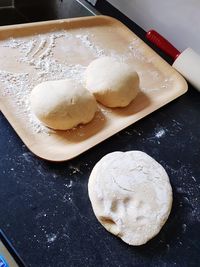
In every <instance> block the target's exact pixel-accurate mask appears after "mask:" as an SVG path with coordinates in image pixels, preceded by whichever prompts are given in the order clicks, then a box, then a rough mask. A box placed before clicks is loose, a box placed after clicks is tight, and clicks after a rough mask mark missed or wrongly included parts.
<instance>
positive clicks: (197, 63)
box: [146, 30, 200, 91]
mask: <svg viewBox="0 0 200 267" xmlns="http://www.w3.org/2000/svg"><path fill="white" fill-rule="evenodd" d="M146 38H147V39H148V40H149V41H150V42H152V43H153V44H155V45H156V46H157V47H158V48H160V49H161V50H162V51H163V52H165V53H166V54H167V55H169V56H170V57H172V59H174V63H173V65H172V67H174V68H175V69H176V70H177V71H178V72H180V73H181V74H182V75H183V76H184V77H185V78H186V79H187V80H188V81H189V82H190V83H191V84H192V85H193V86H194V87H195V88H196V89H197V90H198V91H200V55H198V54H197V53H196V52H195V51H194V50H193V49H191V48H187V49H186V50H184V51H183V52H180V51H178V50H177V49H176V48H175V47H174V46H173V45H172V44H171V43H170V42H169V41H167V40H166V39H165V38H164V37H163V36H161V35H160V34H159V33H158V32H156V31H154V30H150V31H148V32H147V34H146Z"/></svg>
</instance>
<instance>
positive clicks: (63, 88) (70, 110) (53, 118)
mask: <svg viewBox="0 0 200 267" xmlns="http://www.w3.org/2000/svg"><path fill="white" fill-rule="evenodd" d="M30 100H31V108H32V111H33V112H34V113H35V115H36V116H37V117H38V119H39V120H40V121H41V122H43V123H44V124H45V125H46V126H48V127H50V128H52V129H56V130H67V129H71V128H73V127H75V126H77V125H78V124H80V123H88V122H89V121H91V120H92V118H93V117H94V114H95V112H96V110H97V102H96V100H95V98H94V96H93V95H92V94H91V93H90V92H89V91H88V90H86V89H85V88H83V87H82V86H81V85H80V84H78V83H76V82H74V81H72V80H58V81H47V82H43V83H40V84H38V85H37V86H36V87H35V88H34V89H33V91H32V92H31V99H30Z"/></svg>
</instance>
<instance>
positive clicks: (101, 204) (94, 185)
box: [88, 151, 172, 246]
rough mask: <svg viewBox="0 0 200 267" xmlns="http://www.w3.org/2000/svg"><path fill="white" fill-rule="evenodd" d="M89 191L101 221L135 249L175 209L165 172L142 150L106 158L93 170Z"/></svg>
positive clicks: (149, 236)
mask: <svg viewBox="0 0 200 267" xmlns="http://www.w3.org/2000/svg"><path fill="white" fill-rule="evenodd" d="M88 190H89V197H90V201H91V203H92V207H93V211H94V213H95V215H96V217H97V219H98V221H99V222H100V223H101V224H102V225H103V226H104V227H105V228H106V229H107V230H108V231H109V232H111V233H112V234H114V235H117V236H118V237H120V238H121V239H122V240H123V241H124V242H126V243H128V244H130V245H135V246H139V245H142V244H145V243H146V242H147V241H148V240H150V239H151V238H153V237H154V236H155V235H157V234H158V233H159V231H160V230H161V228H162V226H163V225H164V223H165V222H166V220H167V218H168V216H169V213H170V210H171V206H172V188H171V185H170V182H169V177H168V175H167V173H166V171H165V170H164V168H163V167H162V166H161V165H160V164H159V163H158V162H157V161H155V160H154V159H153V158H151V157H150V156H148V155H147V154H146V153H144V152H141V151H129V152H113V153H110V154H107V155H106V156H104V157H103V158H102V159H101V160H100V161H99V162H98V163H97V164H96V165H95V167H94V168H93V170H92V173H91V175H90V178H89V184H88Z"/></svg>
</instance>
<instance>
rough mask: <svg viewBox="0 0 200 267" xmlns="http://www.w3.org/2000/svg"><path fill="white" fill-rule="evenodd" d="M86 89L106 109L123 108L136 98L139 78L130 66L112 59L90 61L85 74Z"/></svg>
mask: <svg viewBox="0 0 200 267" xmlns="http://www.w3.org/2000/svg"><path fill="white" fill-rule="evenodd" d="M85 82H86V88H87V89H88V90H89V91H90V92H91V93H93V94H94V96H95V97H96V99H97V101H99V102H100V103H101V104H103V105H104V106H107V107H111V108H112V107H125V106H127V105H128V104H130V102H131V101H132V100H133V99H134V98H135V97H136V95H137V93H138V89H139V76H138V74H137V72H135V71H134V69H133V68H132V66H129V65H127V64H126V63H120V62H117V61H116V60H115V59H114V58H112V57H102V58H98V59H96V60H94V61H92V62H91V63H90V64H89V66H88V67H87V69H86V73H85Z"/></svg>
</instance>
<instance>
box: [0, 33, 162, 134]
mask: <svg viewBox="0 0 200 267" xmlns="http://www.w3.org/2000/svg"><path fill="white" fill-rule="evenodd" d="M93 37H94V35H93V34H90V33H84V34H72V33H69V32H67V31H65V30H63V31H59V32H51V33H48V34H46V33H45V34H39V35H35V36H32V37H30V38H27V39H25V38H10V39H8V40H6V41H1V42H0V47H3V48H6V49H8V53H9V51H10V49H11V50H13V49H15V50H16V51H17V55H18V57H17V58H13V60H15V61H16V62H15V64H16V65H17V64H18V65H19V66H24V69H26V71H24V72H18V73H16V72H11V71H8V70H5V69H0V85H1V87H2V90H1V92H0V95H1V96H2V97H9V98H10V99H11V101H12V103H13V104H14V105H15V107H16V110H15V112H16V114H17V115H18V116H25V117H26V118H27V121H26V123H27V126H28V127H29V128H31V129H32V130H33V132H36V133H47V134H49V133H51V132H54V131H53V130H50V129H48V128H47V127H45V126H44V125H43V124H42V123H40V121H39V120H38V119H37V118H36V117H35V116H34V115H33V114H32V112H31V109H30V100H29V96H30V92H31V91H32V89H33V88H34V86H35V85H37V84H38V83H41V82H43V81H47V80H59V79H66V78H69V79H74V80H76V81H78V82H80V83H83V74H84V71H85V69H86V66H84V65H81V64H71V63H70V64H69V63H68V62H67V60H64V61H62V62H61V60H58V59H57V58H56V56H54V52H55V50H56V49H59V45H58V44H57V39H61V40H62V41H64V42H65V43H66V46H67V44H68V42H70V41H74V42H79V43H80V46H82V47H83V48H84V49H86V50H89V52H90V53H91V54H92V56H93V58H98V57H102V56H112V57H115V58H116V59H117V60H119V61H125V62H126V60H128V59H129V60H130V59H132V58H135V59H136V60H139V61H141V62H144V61H146V62H147V63H148V62H149V61H148V60H147V59H146V58H145V57H144V55H142V53H141V52H140V51H139V50H138V46H139V43H138V42H139V40H138V39H135V40H133V42H131V44H130V45H129V46H128V47H127V52H125V53H123V54H119V53H117V52H116V51H115V50H109V49H107V50H105V49H103V48H102V47H100V46H99V45H97V44H96V43H95V42H94V41H93ZM59 52H60V50H59ZM62 53H63V55H62V57H63V58H66V55H65V52H64V51H62ZM68 53H69V51H68ZM77 53H78V52H77ZM69 56H70V55H69ZM20 69H21V68H20ZM143 75H145V73H143ZM148 75H152V79H155V80H156V79H157V78H158V76H159V73H157V72H156V71H152V73H148ZM141 77H142V73H141ZM163 86H165V84H163ZM144 89H145V88H144ZM102 112H103V113H105V111H104V109H103V108H102Z"/></svg>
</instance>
